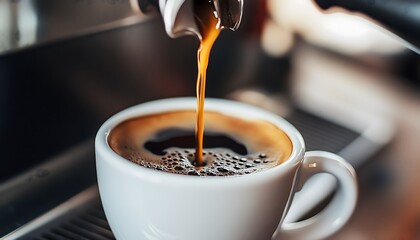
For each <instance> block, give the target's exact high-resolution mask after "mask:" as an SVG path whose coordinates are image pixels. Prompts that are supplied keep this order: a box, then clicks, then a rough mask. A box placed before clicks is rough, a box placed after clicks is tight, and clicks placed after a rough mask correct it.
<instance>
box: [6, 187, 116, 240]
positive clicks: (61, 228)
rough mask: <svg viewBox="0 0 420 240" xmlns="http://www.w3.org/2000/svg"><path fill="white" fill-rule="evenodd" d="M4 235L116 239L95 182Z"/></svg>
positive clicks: (41, 239)
mask: <svg viewBox="0 0 420 240" xmlns="http://www.w3.org/2000/svg"><path fill="white" fill-rule="evenodd" d="M5 239H19V240H68V239H75V240H76V239H77V240H84V239H89V240H109V239H115V237H114V235H113V234H112V232H111V228H110V227H109V225H108V221H107V220H106V217H105V213H104V211H103V208H102V203H101V201H100V198H99V192H98V188H97V186H93V187H90V188H88V189H87V190H85V191H83V192H81V193H79V194H78V195H76V196H75V197H73V198H71V199H69V200H68V201H66V202H64V203H63V204H61V205H59V206H58V207H56V208H55V209H53V210H52V211H50V212H48V213H46V214H45V215H43V216H41V217H40V218H38V219H35V220H34V221H32V222H30V223H28V224H27V225H26V226H24V227H23V228H21V229H18V230H17V231H15V232H13V233H11V234H10V235H8V236H6V237H5Z"/></svg>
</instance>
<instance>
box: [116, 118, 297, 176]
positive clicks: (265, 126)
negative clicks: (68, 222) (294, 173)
mask: <svg viewBox="0 0 420 240" xmlns="http://www.w3.org/2000/svg"><path fill="white" fill-rule="evenodd" d="M194 116H195V112H194V111H178V112H166V113H159V114H153V115H147V116H142V117H137V118H133V119H130V120H127V121H125V122H123V123H121V124H119V125H118V126H117V127H115V128H114V129H113V130H112V131H111V132H110V134H109V136H108V144H109V145H110V147H111V148H112V149H113V150H114V151H115V152H116V153H118V154H119V155H120V156H122V157H124V158H126V159H128V160H130V161H132V162H134V163H137V164H139V165H141V166H144V167H147V168H151V169H156V170H161V171H165V172H169V173H176V174H184V175H199V176H231V175H244V174H249V173H253V172H259V171H262V170H265V169H268V168H272V167H274V166H277V165H278V164H281V163H282V162H284V161H285V160H286V159H288V157H289V156H290V154H291V151H292V144H291V142H290V139H289V138H288V137H287V135H286V134H285V133H284V132H283V131H282V130H280V129H279V128H277V127H276V126H274V125H273V124H271V123H269V122H267V121H262V120H248V119H244V118H241V117H240V116H228V115H224V114H221V113H216V112H209V111H206V112H205V114H204V117H205V118H206V126H205V128H206V129H205V130H206V131H205V134H204V140H205V141H204V150H203V158H202V161H203V162H202V164H198V163H197V160H196V158H195V154H194V153H195V134H194V120H195V118H194Z"/></svg>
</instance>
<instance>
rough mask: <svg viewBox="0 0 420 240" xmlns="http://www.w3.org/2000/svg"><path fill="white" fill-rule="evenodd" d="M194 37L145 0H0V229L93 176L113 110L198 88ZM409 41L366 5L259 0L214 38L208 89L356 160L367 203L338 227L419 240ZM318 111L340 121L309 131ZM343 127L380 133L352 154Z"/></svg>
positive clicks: (418, 166) (418, 115)
mask: <svg viewBox="0 0 420 240" xmlns="http://www.w3.org/2000/svg"><path fill="white" fill-rule="evenodd" d="M418 30H419V31H420V29H418ZM198 44H199V42H198V40H197V39H195V38H194V37H182V38H177V39H170V38H169V37H168V36H167V35H166V33H165V30H164V26H163V22H162V19H161V17H160V16H159V13H157V12H156V11H155V10H154V9H153V7H151V6H149V7H147V8H146V10H145V11H141V10H140V9H139V7H138V5H137V2H136V1H127V0H63V1H42V0H38V1H36V0H33V1H19V0H17V1H11V0H10V1H7V0H0V153H1V157H0V166H1V167H0V182H1V183H0V226H2V227H0V237H1V236H4V235H6V234H9V233H10V232H12V231H14V230H15V229H17V228H19V227H21V226H26V225H27V223H28V222H31V220H32V219H35V218H37V217H39V216H41V215H42V214H45V213H48V212H49V211H50V209H53V208H54V207H56V206H59V205H60V204H62V203H63V202H66V201H67V200H68V199H69V198H71V197H73V196H75V195H77V194H78V193H79V192H82V191H83V190H84V189H86V188H88V187H89V186H92V185H95V181H96V179H95V171H94V152H93V138H94V135H95V133H96V131H97V129H98V128H99V126H100V125H101V124H102V122H104V121H105V120H106V119H107V118H109V117H110V116H111V115H113V114H115V113H116V112H118V111H120V110H122V109H124V108H127V107H129V106H132V105H135V104H139V103H142V102H145V101H149V100H153V99H160V98H168V97H176V96H195V80H196V74H197V68H196V50H197V47H198ZM406 46H407V43H404V42H403V41H401V39H399V38H398V37H396V36H395V35H393V34H391V33H390V32H387V31H386V30H384V29H383V28H380V27H378V26H377V25H375V24H374V23H373V22H372V21H371V19H369V18H366V16H363V15H362V14H349V13H348V12H345V11H340V10H338V9H336V10H333V11H327V12H325V11H322V10H321V9H320V8H319V7H318V6H317V5H315V3H314V2H312V1H309V0H293V1H291V0H264V1H245V6H244V16H243V20H242V24H241V26H240V28H239V29H238V31H236V32H231V31H223V32H222V33H221V35H220V37H219V39H218V40H217V42H216V44H215V46H214V48H213V51H212V55H211V59H210V65H209V70H208V81H207V96H208V97H222V98H231V99H236V100H239V101H244V102H248V103H251V104H255V105H258V106H261V107H263V108H267V109H269V110H271V111H273V112H276V113H277V114H280V115H282V116H284V117H286V118H287V119H289V120H290V121H291V122H292V123H293V124H295V125H296V126H297V127H298V129H299V130H301V132H302V133H303V135H304V137H305V140H306V141H307V145H308V149H324V150H330V151H334V152H338V153H341V155H343V156H346V157H348V158H349V159H350V160H351V163H352V164H353V166H355V167H356V168H357V172H358V176H359V184H360V197H359V203H358V206H357V208H356V210H355V213H354V215H353V217H352V218H351V220H350V222H349V223H348V224H347V225H346V226H345V227H344V228H343V229H342V230H341V231H340V232H338V233H337V234H336V235H334V236H332V237H331V239H360V240H363V239H420V191H419V189H420V177H419V176H420V175H419V174H418V171H420V148H419V142H420V57H419V55H418V54H416V53H415V52H414V51H412V50H409V49H407V48H406ZM302 115H305V120H302V121H301V120H300V119H301V117H302ZM297 116H299V117H297ZM320 119H321V120H322V121H324V122H325V121H328V124H331V125H325V123H324V122H322V124H321V125H320V126H322V128H321V127H319V126H314V127H312V128H311V129H310V130H307V128H306V127H307V126H308V125H310V124H311V123H315V122H319V121H321V120H320ZM337 125H339V126H341V128H342V129H344V130H337V131H338V132H339V133H340V134H341V133H342V132H343V131H344V132H345V131H347V132H351V134H354V135H360V136H364V137H365V138H368V139H370V141H371V143H369V144H367V145H363V144H359V145H363V146H364V147H361V148H356V149H353V148H352V151H351V152H349V151H347V152H345V151H344V150H343V149H345V147H344V146H341V145H340V146H338V145H337V144H339V143H340V144H341V142H343V141H344V140H341V139H336V138H334V137H335V136H336V135H337V132H334V131H335V130H334V131H333V129H336V128H337ZM341 128H340V129H341ZM316 131H318V132H316ZM314 132H316V133H314ZM347 132H346V134H347ZM311 134H312V135H311ZM349 134H350V133H349ZM349 134H347V135H346V137H347V138H349V137H348V136H349ZM351 134H350V135H351ZM319 138H325V139H326V140H325V142H326V143H325V144H318V142H317V139H319ZM354 138H356V137H354ZM313 139H315V140H313ZM345 140H346V139H345ZM340 141H341V142H340ZM346 141H347V140H346ZM348 141H349V142H352V140H351V139H350V140H348ZM372 142H373V143H372ZM343 144H344V145H345V146H347V145H350V144H349V143H347V142H344V143H343ZM353 145H354V144H353ZM95 196H96V195H95ZM326 196H328V194H326ZM95 201H96V200H95ZM105 225H106V224H105ZM38 227H39V226H38ZM31 231H32V232H34V234H35V233H36V234H38V235H36V236H43V237H45V236H47V235H45V233H42V232H41V231H40V230H36V229H35V230H34V229H31ZM31 231H29V230H28V231H27V232H26V233H28V232H29V233H30V232H31ZM60 231H61V230H60ZM63 231H67V235H66V234H64V235H63V234H62V233H61V235H60V234H58V233H57V232H55V233H51V232H50V233H48V234H50V235H48V236H51V235H53V236H55V237H56V238H50V239H66V238H70V239H71V238H72V237H69V236H70V235H71V234H69V233H68V231H70V230H68V229H67V230H63ZM98 231H99V230H98ZM104 231H105V230H104ZM107 231H109V230H107ZM76 232H77V231H76ZM79 232H82V233H81V235H83V234H87V233H85V232H83V231H81V230H79ZM42 234H44V235H42ZM94 235H95V234H94ZM96 235H100V236H102V237H104V236H105V237H107V236H108V237H109V238H112V234H111V233H107V234H105V233H98V232H97V233H96ZM22 236H23V235H22ZM31 236H35V235H27V236H26V238H22V239H33V238H34V237H33V238H32V237H31ZM57 236H58V237H57ZM60 236H61V237H62V238H59V237H60ZM65 236H67V237H65ZM83 236H85V237H86V236H90V235H89V234H87V235H83ZM39 238H40V239H42V237H39ZM45 238H46V237H45ZM87 238H88V237H87ZM98 239H100V238H98Z"/></svg>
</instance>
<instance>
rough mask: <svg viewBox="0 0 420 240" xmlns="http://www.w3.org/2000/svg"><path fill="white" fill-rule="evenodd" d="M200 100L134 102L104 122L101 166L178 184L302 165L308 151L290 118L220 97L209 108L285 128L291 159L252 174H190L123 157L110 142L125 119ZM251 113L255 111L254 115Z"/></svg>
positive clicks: (270, 173) (99, 137) (98, 145)
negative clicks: (290, 146)
mask: <svg viewBox="0 0 420 240" xmlns="http://www.w3.org/2000/svg"><path fill="white" fill-rule="evenodd" d="M196 101H197V100H196V98H195V97H178V98H166V99H159V100H153V101H150V102H145V103H141V104H138V105H134V106H132V107H129V108H127V109H125V110H122V111H120V112H118V113H116V114H115V115H113V116H112V117H110V118H109V119H108V120H106V121H105V122H104V123H103V124H102V126H101V127H100V128H99V130H98V132H97V134H96V137H95V154H96V165H97V167H98V165H99V164H100V161H105V162H107V163H108V164H109V165H111V166H112V167H113V168H117V169H119V170H122V171H124V172H126V173H127V174H132V175H136V176H138V177H141V178H148V179H150V180H152V181H159V182H160V181H166V180H169V181H171V182H172V183H173V184H175V183H177V182H178V181H185V180H187V181H188V182H189V183H192V184H194V183H197V184H201V182H220V181H223V182H226V181H229V182H241V181H247V180H251V179H255V178H271V177H274V176H277V175H278V174H280V173H283V172H286V171H287V170H289V169H292V168H293V167H294V166H296V165H299V164H300V163H301V161H303V156H304V153H305V144H304V141H303V137H302V135H301V134H300V132H299V131H298V130H297V129H296V128H295V127H294V126H293V125H292V124H290V123H289V122H288V121H286V120H285V119H283V118H282V117H281V116H278V115H276V114H274V113H271V112H269V111H267V110H264V109H261V108H258V107H255V106H252V105H248V104H245V103H241V102H237V101H232V100H226V99H217V98H206V101H205V110H211V111H216V112H220V113H223V114H227V115H236V116H238V115H241V114H240V113H242V114H243V113H247V114H246V115H247V118H248V117H249V118H254V119H263V120H267V121H269V122H271V123H273V124H275V125H276V126H277V127H279V128H280V129H282V130H283V131H284V132H285V133H286V135H287V136H288V137H289V139H290V141H291V142H292V153H291V154H290V156H289V157H288V158H287V160H285V161H284V162H283V163H281V164H279V165H277V166H275V167H272V168H269V169H265V170H263V171H259V172H255V173H252V174H245V175H234V176H189V175H182V174H174V173H168V172H164V171H157V170H154V169H148V168H146V167H143V166H140V165H138V164H136V163H133V162H131V161H129V160H127V159H125V158H123V157H121V156H120V155H118V154H117V153H116V152H114V151H113V150H112V149H111V147H110V146H109V144H108V141H107V138H108V134H109V133H110V131H111V130H112V129H113V128H114V127H116V126H117V125H119V124H120V123H121V122H123V121H125V120H127V119H130V118H134V117H138V116H144V115H150V114H156V113H162V112H168V111H178V110H195V109H196V104H197V102H196ZM251 112H252V114H250V113H251ZM98 156H101V157H98Z"/></svg>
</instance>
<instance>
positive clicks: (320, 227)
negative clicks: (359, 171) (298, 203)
mask: <svg viewBox="0 0 420 240" xmlns="http://www.w3.org/2000/svg"><path fill="white" fill-rule="evenodd" d="M318 173H328V174H331V175H332V176H334V177H335V178H336V179H337V182H338V187H337V191H336V193H335V195H334V197H333V199H332V200H331V202H330V203H329V204H328V205H327V206H326V207H325V209H323V210H322V211H321V212H320V213H318V214H317V215H315V216H313V217H311V218H309V219H306V220H303V221H300V222H292V223H282V225H281V226H279V228H278V229H277V231H276V233H275V235H274V236H273V239H299V240H301V239H302V240H303V239H322V238H325V237H327V236H329V235H331V234H333V233H334V232H336V231H337V230H338V229H340V228H341V227H342V226H343V225H344V224H345V223H346V222H347V220H348V219H349V218H350V216H351V214H352V213H353V210H354V208H355V206H356V202H357V193H358V187H357V179H356V173H355V171H354V169H353V167H352V166H351V165H350V164H349V163H347V162H346V161H345V160H344V159H342V158H341V157H339V156H337V155H335V154H333V153H329V152H323V151H311V152H307V153H306V154H305V159H304V160H303V164H302V165H301V167H300V169H299V172H298V175H297V182H296V183H297V185H296V188H295V191H294V192H297V191H300V190H301V189H302V187H303V184H304V183H305V182H306V181H307V180H308V179H309V178H310V177H312V176H314V175H315V174H318ZM289 206H290V204H289Z"/></svg>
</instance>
